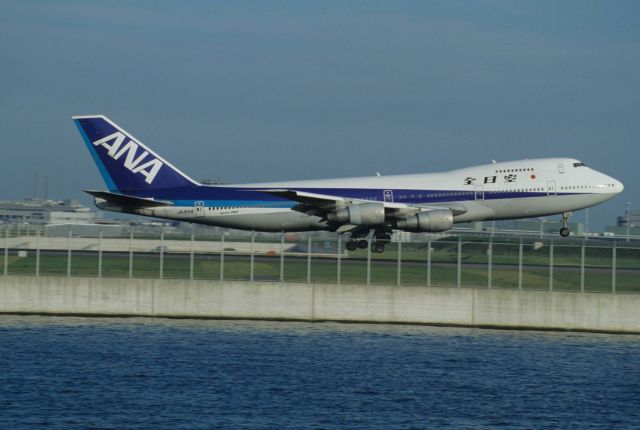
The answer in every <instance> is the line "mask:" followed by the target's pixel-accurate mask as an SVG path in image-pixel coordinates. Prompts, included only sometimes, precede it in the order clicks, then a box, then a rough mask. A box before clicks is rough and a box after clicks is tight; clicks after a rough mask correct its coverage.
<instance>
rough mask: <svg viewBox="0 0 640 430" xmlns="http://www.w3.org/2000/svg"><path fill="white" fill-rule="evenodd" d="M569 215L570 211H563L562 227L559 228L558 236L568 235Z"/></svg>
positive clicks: (569, 232)
mask: <svg viewBox="0 0 640 430" xmlns="http://www.w3.org/2000/svg"><path fill="white" fill-rule="evenodd" d="M569 216H571V212H565V213H563V214H562V228H561V229H560V236H562V237H569V235H570V234H571V231H570V230H569V227H568V225H569Z"/></svg>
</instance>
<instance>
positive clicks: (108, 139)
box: [73, 115, 199, 194]
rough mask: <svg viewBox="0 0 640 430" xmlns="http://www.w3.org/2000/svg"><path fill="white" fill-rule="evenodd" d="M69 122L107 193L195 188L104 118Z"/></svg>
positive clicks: (163, 161) (88, 118)
mask: <svg viewBox="0 0 640 430" xmlns="http://www.w3.org/2000/svg"><path fill="white" fill-rule="evenodd" d="M73 121H74V122H75V123H76V126H78V130H79V131H80V134H81V135H82V138H83V139H84V142H85V144H86V145H87V147H88V148H89V152H90V153H91V156H92V157H93V160H94V161H95V163H96V164H97V165H98V168H99V169H100V173H101V174H102V178H103V179H104V181H105V182H106V183H107V187H108V188H109V190H110V191H113V192H120V193H129V194H131V193H132V192H133V193H134V194H135V191H140V190H150V189H157V188H174V187H184V186H194V185H199V184H198V183H197V182H196V181H194V180H193V179H191V178H189V177H188V176H187V175H185V174H184V173H182V172H181V171H180V170H178V169H176V168H175V167H173V166H172V165H171V164H170V163H168V162H167V161H165V160H164V159H163V158H162V157H160V156H159V155H157V154H156V153H155V152H153V151H152V150H151V149H149V148H147V147H146V146H145V145H144V144H142V142H140V141H139V140H137V139H136V138H135V137H133V136H132V135H131V134H129V133H127V132H126V131H125V130H123V129H122V128H120V127H118V126H117V125H116V124H115V123H114V122H113V121H111V120H110V119H109V118H107V117H106V116H103V115H90V116H74V117H73Z"/></svg>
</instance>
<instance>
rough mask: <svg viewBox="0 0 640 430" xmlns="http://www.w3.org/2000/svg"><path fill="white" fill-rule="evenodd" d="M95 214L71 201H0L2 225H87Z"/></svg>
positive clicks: (0, 221) (0, 220)
mask: <svg viewBox="0 0 640 430" xmlns="http://www.w3.org/2000/svg"><path fill="white" fill-rule="evenodd" d="M94 219H95V212H93V211H92V210H91V209H90V208H88V207H86V206H83V205H81V204H80V203H79V202H78V201H76V200H72V199H65V200H44V199H26V200H4V201H0V223H4V224H32V225H47V224H67V223H73V224H87V223H90V222H92V221H93V220H94Z"/></svg>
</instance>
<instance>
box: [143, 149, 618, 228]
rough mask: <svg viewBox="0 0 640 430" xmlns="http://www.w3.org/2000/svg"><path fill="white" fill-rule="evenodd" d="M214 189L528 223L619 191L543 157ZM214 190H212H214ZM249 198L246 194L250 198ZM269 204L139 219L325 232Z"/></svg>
mask: <svg viewBox="0 0 640 430" xmlns="http://www.w3.org/2000/svg"><path fill="white" fill-rule="evenodd" d="M215 188H217V189H221V188H222V189H229V190H231V189H233V190H235V191H238V190H240V191H242V190H246V191H247V192H249V193H251V192H253V191H255V190H259V189H274V188H281V189H296V190H312V191H313V192H314V193H319V194H326V195H342V196H347V197H349V198H354V199H356V200H357V201H361V202H364V201H381V202H382V201H384V202H387V203H394V204H407V205H411V206H417V207H424V208H425V210H428V209H430V208H446V207H455V206H456V205H458V206H462V207H464V208H465V211H464V213H459V214H456V215H455V216H454V222H455V223H463V222H470V221H481V220H500V219H513V218H529V217H538V216H545V215H552V214H560V213H567V212H571V211H575V210H579V209H584V208H587V207H590V206H594V205H597V204H599V203H602V202H604V201H606V200H609V199H611V198H612V197H614V196H615V195H617V194H619V193H620V192H621V191H622V190H623V188H624V187H623V185H622V183H620V182H619V181H618V180H616V179H614V178H612V177H610V176H608V175H605V174H603V173H600V172H598V171H596V170H593V169H591V168H589V167H587V166H584V165H583V164H582V163H581V162H579V161H578V160H575V159H570V158H549V159H535V160H520V161H510V162H501V163H492V164H486V165H481V166H475V167H469V168H463V169H456V170H451V171H448V172H441V173H429V174H410V175H395V176H373V177H360V178H342V179H325V180H307V181H292V182H271V183H256V184H242V185H225V186H216V187H215ZM212 191H213V190H212ZM254 194H255V193H253V194H252V195H254ZM296 204H297V202H291V203H290V204H289V205H286V204H285V205H284V207H283V204H282V201H276V202H274V201H273V200H272V199H265V200H259V199H255V198H254V199H250V200H248V201H228V200H224V201H223V200H216V199H215V198H213V199H203V202H200V203H199V206H200V208H196V209H194V206H193V205H192V204H191V203H188V204H187V205H184V204H180V203H178V202H176V204H175V205H174V206H166V207H157V208H145V209H141V210H139V211H136V213H139V214H141V215H149V216H156V217H162V218H170V219H177V220H182V221H189V222H196V223H202V224H209V225H217V226H223V227H230V228H240V229H255V230H262V231H304V230H320V229H326V228H327V224H326V222H325V221H323V219H322V218H321V217H319V216H316V215H308V214H306V213H303V212H300V211H295V210H292V209H291V208H292V207H293V206H295V205H296Z"/></svg>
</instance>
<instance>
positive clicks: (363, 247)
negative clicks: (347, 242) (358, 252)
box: [358, 239, 369, 249]
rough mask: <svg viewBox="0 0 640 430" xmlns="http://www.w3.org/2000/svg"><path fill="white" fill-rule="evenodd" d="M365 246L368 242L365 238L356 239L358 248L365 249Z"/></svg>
mask: <svg viewBox="0 0 640 430" xmlns="http://www.w3.org/2000/svg"><path fill="white" fill-rule="evenodd" d="M367 246H369V242H367V241H366V240H364V239H362V240H359V241H358V248H360V249H367Z"/></svg>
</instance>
